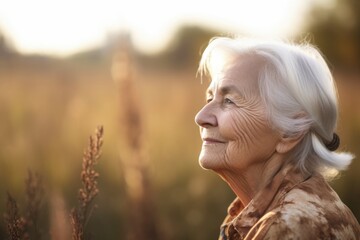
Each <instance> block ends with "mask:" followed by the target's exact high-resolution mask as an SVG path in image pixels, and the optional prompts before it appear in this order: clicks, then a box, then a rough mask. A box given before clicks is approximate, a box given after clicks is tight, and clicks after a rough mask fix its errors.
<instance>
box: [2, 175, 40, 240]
mask: <svg viewBox="0 0 360 240" xmlns="http://www.w3.org/2000/svg"><path fill="white" fill-rule="evenodd" d="M25 186H26V188H25V200H26V207H25V214H23V215H21V214H20V210H19V208H18V204H17V202H16V200H15V199H14V198H13V197H12V196H11V195H10V193H8V194H7V205H6V213H5V214H4V220H5V222H6V226H7V230H8V236H9V238H10V239H12V240H14V239H16V240H22V239H24V240H25V239H26V240H28V239H42V233H41V228H40V226H39V225H38V217H39V212H40V207H41V204H42V201H43V190H44V189H43V184H42V180H41V177H40V175H39V174H38V173H33V172H32V171H30V170H28V176H27V178H26V180H25Z"/></svg>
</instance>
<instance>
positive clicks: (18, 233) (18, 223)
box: [4, 192, 30, 240]
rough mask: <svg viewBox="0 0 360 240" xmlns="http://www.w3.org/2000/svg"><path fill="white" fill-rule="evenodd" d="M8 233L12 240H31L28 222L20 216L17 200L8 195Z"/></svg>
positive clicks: (6, 214)
mask: <svg viewBox="0 0 360 240" xmlns="http://www.w3.org/2000/svg"><path fill="white" fill-rule="evenodd" d="M4 220H5V223H6V227H7V231H8V234H9V237H10V239H11V240H29V239H30V238H29V234H28V232H27V231H26V228H27V221H26V219H25V218H24V217H21V216H20V214H19V208H18V206H17V203H16V201H15V199H14V198H13V197H12V196H11V195H10V193H9V192H8V193H7V201H6V213H5V214H4Z"/></svg>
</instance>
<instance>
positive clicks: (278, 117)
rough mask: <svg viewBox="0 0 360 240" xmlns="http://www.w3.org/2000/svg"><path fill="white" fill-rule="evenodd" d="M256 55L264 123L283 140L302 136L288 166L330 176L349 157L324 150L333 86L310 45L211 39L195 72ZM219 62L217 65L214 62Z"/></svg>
mask: <svg viewBox="0 0 360 240" xmlns="http://www.w3.org/2000/svg"><path fill="white" fill-rule="evenodd" d="M249 55H252V56H258V57H259V58H261V59H262V60H263V61H264V64H263V67H262V68H260V69H259V88H260V95H261V97H262V99H263V101H264V103H265V104H266V109H267V110H268V111H267V113H266V114H267V116H268V118H269V121H270V123H271V124H272V125H273V126H274V128H276V129H277V130H279V132H280V133H282V134H283V135H286V136H299V135H301V134H302V135H304V137H303V139H302V140H301V142H299V143H298V144H297V146H296V147H295V148H294V149H293V151H292V152H291V156H290V158H289V161H291V162H292V163H293V164H294V165H295V166H296V167H297V168H298V169H299V170H301V171H302V172H303V173H312V172H319V173H321V174H322V175H324V176H325V177H333V176H335V175H336V174H337V173H338V172H339V171H340V170H344V169H346V168H347V167H348V165H349V164H350V163H351V160H352V159H353V158H354V156H353V155H352V154H350V153H345V152H333V151H329V150H328V149H327V148H326V146H325V144H324V143H326V142H331V140H332V138H333V134H334V132H335V129H336V123H337V118H338V102H337V101H338V100H337V91H336V86H335V82H334V80H333V77H332V74H331V72H330V70H329V67H328V65H327V64H326V62H325V60H324V58H323V57H322V55H321V53H320V52H319V51H318V50H317V49H316V48H315V47H314V46H312V45H310V44H308V43H306V44H297V45H296V44H290V43H285V42H283V41H267V40H266V41H259V40H254V39H232V38H225V37H218V38H214V39H212V40H211V41H210V43H209V45H208V46H207V48H206V49H205V51H204V53H203V55H202V58H201V60H200V65H199V69H198V72H199V73H200V74H201V75H203V74H209V75H210V77H211V75H212V72H213V71H214V68H216V67H220V68H221V67H222V66H223V65H224V64H226V62H228V61H229V60H230V59H232V60H234V59H235V61H236V58H239V57H246V56H249ZM219 58H222V59H223V60H219Z"/></svg>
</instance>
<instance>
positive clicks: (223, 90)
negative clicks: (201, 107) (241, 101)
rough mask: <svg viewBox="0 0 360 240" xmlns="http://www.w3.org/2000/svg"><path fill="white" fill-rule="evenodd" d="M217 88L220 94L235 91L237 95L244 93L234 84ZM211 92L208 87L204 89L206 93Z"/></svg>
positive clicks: (210, 93) (211, 93)
mask: <svg viewBox="0 0 360 240" xmlns="http://www.w3.org/2000/svg"><path fill="white" fill-rule="evenodd" d="M218 90H219V92H220V94H221V95H226V94H228V93H237V94H239V95H244V93H243V92H242V91H241V90H240V89H239V88H238V87H237V86H236V85H233V84H230V85H224V86H220V87H219V89H218ZM213 94H214V92H213V89H212V88H208V89H207V90H206V95H213Z"/></svg>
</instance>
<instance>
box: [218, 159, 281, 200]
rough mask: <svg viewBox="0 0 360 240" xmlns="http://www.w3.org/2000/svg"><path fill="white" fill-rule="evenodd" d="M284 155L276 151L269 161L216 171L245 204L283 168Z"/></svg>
mask: <svg viewBox="0 0 360 240" xmlns="http://www.w3.org/2000/svg"><path fill="white" fill-rule="evenodd" d="M283 164H284V157H283V155H279V154H277V153H274V154H273V155H272V156H271V157H270V158H269V159H268V160H267V161H264V162H262V163H257V164H253V165H251V166H249V167H248V168H246V169H235V170H228V169H225V170H221V171H216V172H217V173H218V174H219V175H220V176H221V178H222V179H224V181H225V182H227V183H228V185H229V186H230V188H231V189H232V191H233V192H234V193H235V194H236V196H237V197H238V198H239V199H240V201H241V202H242V204H243V205H244V206H246V205H248V203H249V202H250V201H251V200H252V199H253V198H254V197H255V195H256V193H257V192H259V191H260V189H262V188H264V187H265V186H266V185H267V184H268V183H269V182H270V181H271V180H272V179H273V177H274V175H275V174H276V173H277V172H278V171H279V170H280V169H281V168H282V166H283Z"/></svg>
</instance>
